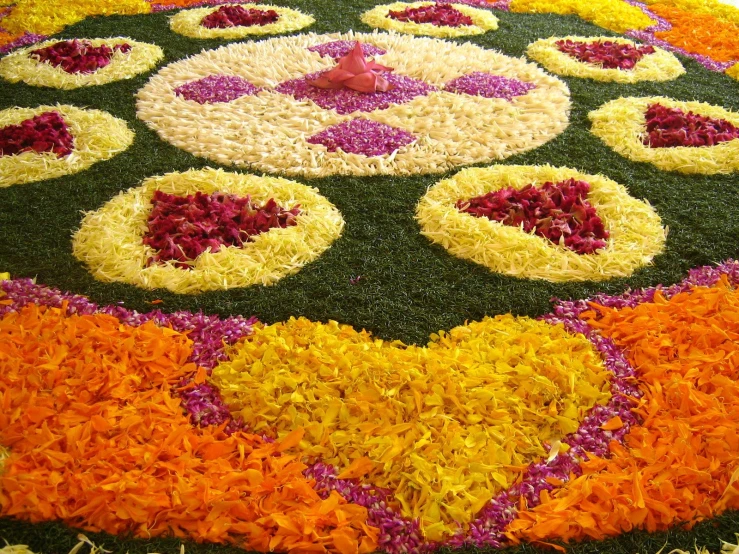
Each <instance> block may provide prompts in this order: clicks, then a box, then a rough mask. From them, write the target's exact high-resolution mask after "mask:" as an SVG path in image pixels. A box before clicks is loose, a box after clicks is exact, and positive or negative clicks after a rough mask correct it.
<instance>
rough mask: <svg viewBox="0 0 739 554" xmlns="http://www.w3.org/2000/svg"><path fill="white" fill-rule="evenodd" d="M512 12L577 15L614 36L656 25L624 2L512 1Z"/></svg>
mask: <svg viewBox="0 0 739 554" xmlns="http://www.w3.org/2000/svg"><path fill="white" fill-rule="evenodd" d="M510 7H511V11H512V12H519V13H557V14H560V15H577V16H579V17H582V18H583V19H585V20H587V21H592V22H593V23H595V24H596V25H598V26H600V27H603V28H604V29H609V30H611V31H615V32H617V33H625V32H626V31H629V30H640V31H641V30H643V29H646V28H647V27H650V26H652V25H654V24H655V23H656V21H653V20H652V19H651V18H650V17H649V16H647V15H646V14H645V13H644V12H643V11H642V10H641V9H640V8H639V7H637V6H632V5H631V4H629V3H627V2H625V1H624V0H512V2H511V6H510Z"/></svg>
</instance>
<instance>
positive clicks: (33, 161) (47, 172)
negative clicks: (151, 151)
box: [0, 105, 134, 188]
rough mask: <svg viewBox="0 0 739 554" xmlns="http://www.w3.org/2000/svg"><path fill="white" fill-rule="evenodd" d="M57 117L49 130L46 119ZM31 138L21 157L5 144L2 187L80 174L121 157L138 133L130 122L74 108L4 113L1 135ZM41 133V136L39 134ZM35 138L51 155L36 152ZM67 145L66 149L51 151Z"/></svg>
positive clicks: (0, 174)
mask: <svg viewBox="0 0 739 554" xmlns="http://www.w3.org/2000/svg"><path fill="white" fill-rule="evenodd" d="M49 116H52V117H53V118H54V119H55V120H56V121H57V123H58V125H57V127H58V128H57V129H56V130H52V131H51V133H53V134H49V133H50V131H49V129H48V126H47V125H46V124H45V123H44V122H43V118H45V117H49ZM11 133H12V134H14V135H16V136H15V140H14V141H13V142H15V143H17V142H18V140H22V139H24V138H25V139H26V140H27V141H29V140H30V142H28V146H27V147H26V148H22V149H21V151H19V152H14V151H6V150H5V149H4V148H3V145H2V143H0V188H2V187H9V186H11V185H17V184H20V183H31V182H34V181H42V180H44V179H54V178H56V177H61V176H62V175H69V174H70V173H77V172H79V171H82V170H84V169H87V168H88V167H90V166H91V165H93V164H94V163H97V162H100V161H103V160H108V159H110V158H112V157H113V156H115V155H117V154H120V153H121V152H123V151H124V150H126V149H127V148H128V147H129V146H131V144H132V143H133V139H134V133H133V131H131V130H130V129H129V128H128V126H127V125H126V122H125V121H123V120H122V119H118V118H117V117H113V116H112V115H110V114H109V113H107V112H103V111H100V110H82V109H80V108H75V107H74V106H67V105H56V106H38V107H36V108H9V109H7V110H2V111H0V134H2V135H8V134H11ZM39 133H41V136H40V135H39ZM32 137H35V138H36V139H41V142H43V143H44V144H47V145H49V146H50V148H49V149H48V151H37V150H34V149H33V147H32V146H33V144H32V142H36V141H35V140H34V139H33V138H32ZM60 139H62V140H63V149H62V150H60V149H57V151H56V152H54V151H52V150H51V145H53V144H54V142H55V141H58V140H60Z"/></svg>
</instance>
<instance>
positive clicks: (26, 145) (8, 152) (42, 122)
mask: <svg viewBox="0 0 739 554" xmlns="http://www.w3.org/2000/svg"><path fill="white" fill-rule="evenodd" d="M73 148H74V137H72V135H71V133H70V132H69V128H68V127H67V123H66V122H65V121H64V118H63V117H62V116H61V114H60V113H59V112H54V111H51V112H44V113H41V114H39V115H36V116H34V117H32V118H30V119H26V120H25V121H22V122H21V123H20V124H19V125H8V126H7V127H2V128H0V156H13V155H14V154H21V153H23V152H38V153H42V152H53V153H54V154H56V155H57V157H59V158H63V157H64V156H67V155H69V154H71V153H72V149H73Z"/></svg>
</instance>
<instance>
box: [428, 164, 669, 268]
mask: <svg viewBox="0 0 739 554" xmlns="http://www.w3.org/2000/svg"><path fill="white" fill-rule="evenodd" d="M571 178H574V179H577V180H582V181H585V182H587V183H588V184H589V185H590V192H589V194H588V197H587V200H588V202H589V203H590V204H591V205H592V206H593V207H594V208H595V209H596V210H597V215H598V217H599V218H600V219H601V220H602V222H603V225H604V226H605V229H606V230H607V231H608V235H609V236H608V240H607V243H606V244H607V245H606V247H605V248H603V249H599V250H598V251H597V252H596V253H594V254H577V253H576V252H574V251H572V250H570V249H568V248H566V247H565V246H564V245H560V244H555V243H553V242H551V241H550V240H547V239H546V238H544V237H541V236H537V235H536V234H533V233H531V234H529V233H525V232H524V231H523V230H521V229H520V228H518V227H511V226H507V225H504V224H502V223H499V222H497V221H491V220H490V219H487V218H484V217H473V216H472V215H470V214H467V213H464V212H463V211H461V210H459V209H458V208H457V207H456V204H457V202H458V201H459V200H460V199H463V200H467V199H469V198H473V197H476V196H480V195H484V194H487V193H489V192H492V191H497V190H501V189H504V188H506V187H512V188H514V189H522V188H523V187H525V186H526V185H529V184H533V185H534V186H539V185H542V184H544V183H546V182H553V183H556V182H560V181H565V180H567V179H571ZM416 219H418V221H419V223H420V225H421V233H422V234H423V235H424V236H426V237H427V238H429V239H430V240H431V241H432V242H434V243H437V244H440V245H442V246H443V247H444V248H446V249H447V250H448V251H449V252H451V253H452V254H454V255H455V256H457V257H459V258H464V259H468V260H472V261H474V262H477V263H479V264H482V265H484V266H486V267H488V268H490V269H491V270H492V271H496V272H499V273H504V274H506V275H512V276H515V277H525V278H530V279H544V280H547V281H585V280H593V281H600V280H604V279H609V278H612V277H626V276H628V275H631V274H632V273H633V272H634V271H635V270H636V269H638V268H640V267H642V266H644V265H647V264H649V263H650V262H651V261H652V258H653V257H654V256H656V255H657V254H659V253H660V252H662V250H663V249H664V244H665V231H664V229H663V228H662V226H661V220H660V218H659V216H658V215H657V213H656V212H655V211H654V209H653V208H652V207H651V206H650V205H649V204H648V203H646V202H642V201H640V200H637V199H635V198H632V197H631V196H629V194H628V192H627V191H626V189H625V188H624V187H623V186H622V185H619V184H618V183H616V182H614V181H612V180H610V179H607V178H606V177H603V176H602V175H587V174H584V173H580V172H579V171H576V170H574V169H570V168H566V167H561V168H558V167H552V166H548V165H546V166H515V165H514V166H506V165H501V166H493V167H487V168H470V169H464V170H462V171H460V172H459V173H457V174H456V175H455V176H453V177H451V178H449V179H445V180H443V181H441V182H439V183H438V184H437V185H435V186H433V187H431V189H430V190H429V191H428V193H426V195H425V196H424V197H423V198H422V199H421V201H420V202H419V204H418V207H417V210H416Z"/></svg>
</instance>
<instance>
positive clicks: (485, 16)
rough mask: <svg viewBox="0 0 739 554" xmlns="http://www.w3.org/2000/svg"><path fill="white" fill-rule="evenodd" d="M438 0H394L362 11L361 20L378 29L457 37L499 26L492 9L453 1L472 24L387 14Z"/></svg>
mask: <svg viewBox="0 0 739 554" xmlns="http://www.w3.org/2000/svg"><path fill="white" fill-rule="evenodd" d="M433 5H435V2H395V3H393V4H382V5H380V6H375V7H374V8H372V9H371V10H369V11H367V12H365V13H364V14H362V23H366V24H367V25H369V26H370V27H374V28H376V29H385V30H386V31H396V32H398V33H407V34H410V35H427V36H430V37H437V38H454V37H464V36H469V35H481V34H483V33H486V32H488V31H495V30H496V29H497V28H498V18H497V17H495V16H494V15H493V14H492V12H490V10H482V9H479V8H473V7H472V6H467V5H465V4H450V5H451V6H452V7H453V8H454V9H455V10H457V11H458V12H460V13H462V14H464V15H466V16H468V17H469V18H470V19H472V22H473V24H472V25H461V26H459V27H450V26H448V25H433V24H431V23H415V22H413V21H399V20H397V19H393V18H392V17H388V13H389V12H390V11H403V10H405V9H407V8H411V9H412V8H420V7H423V6H433Z"/></svg>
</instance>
